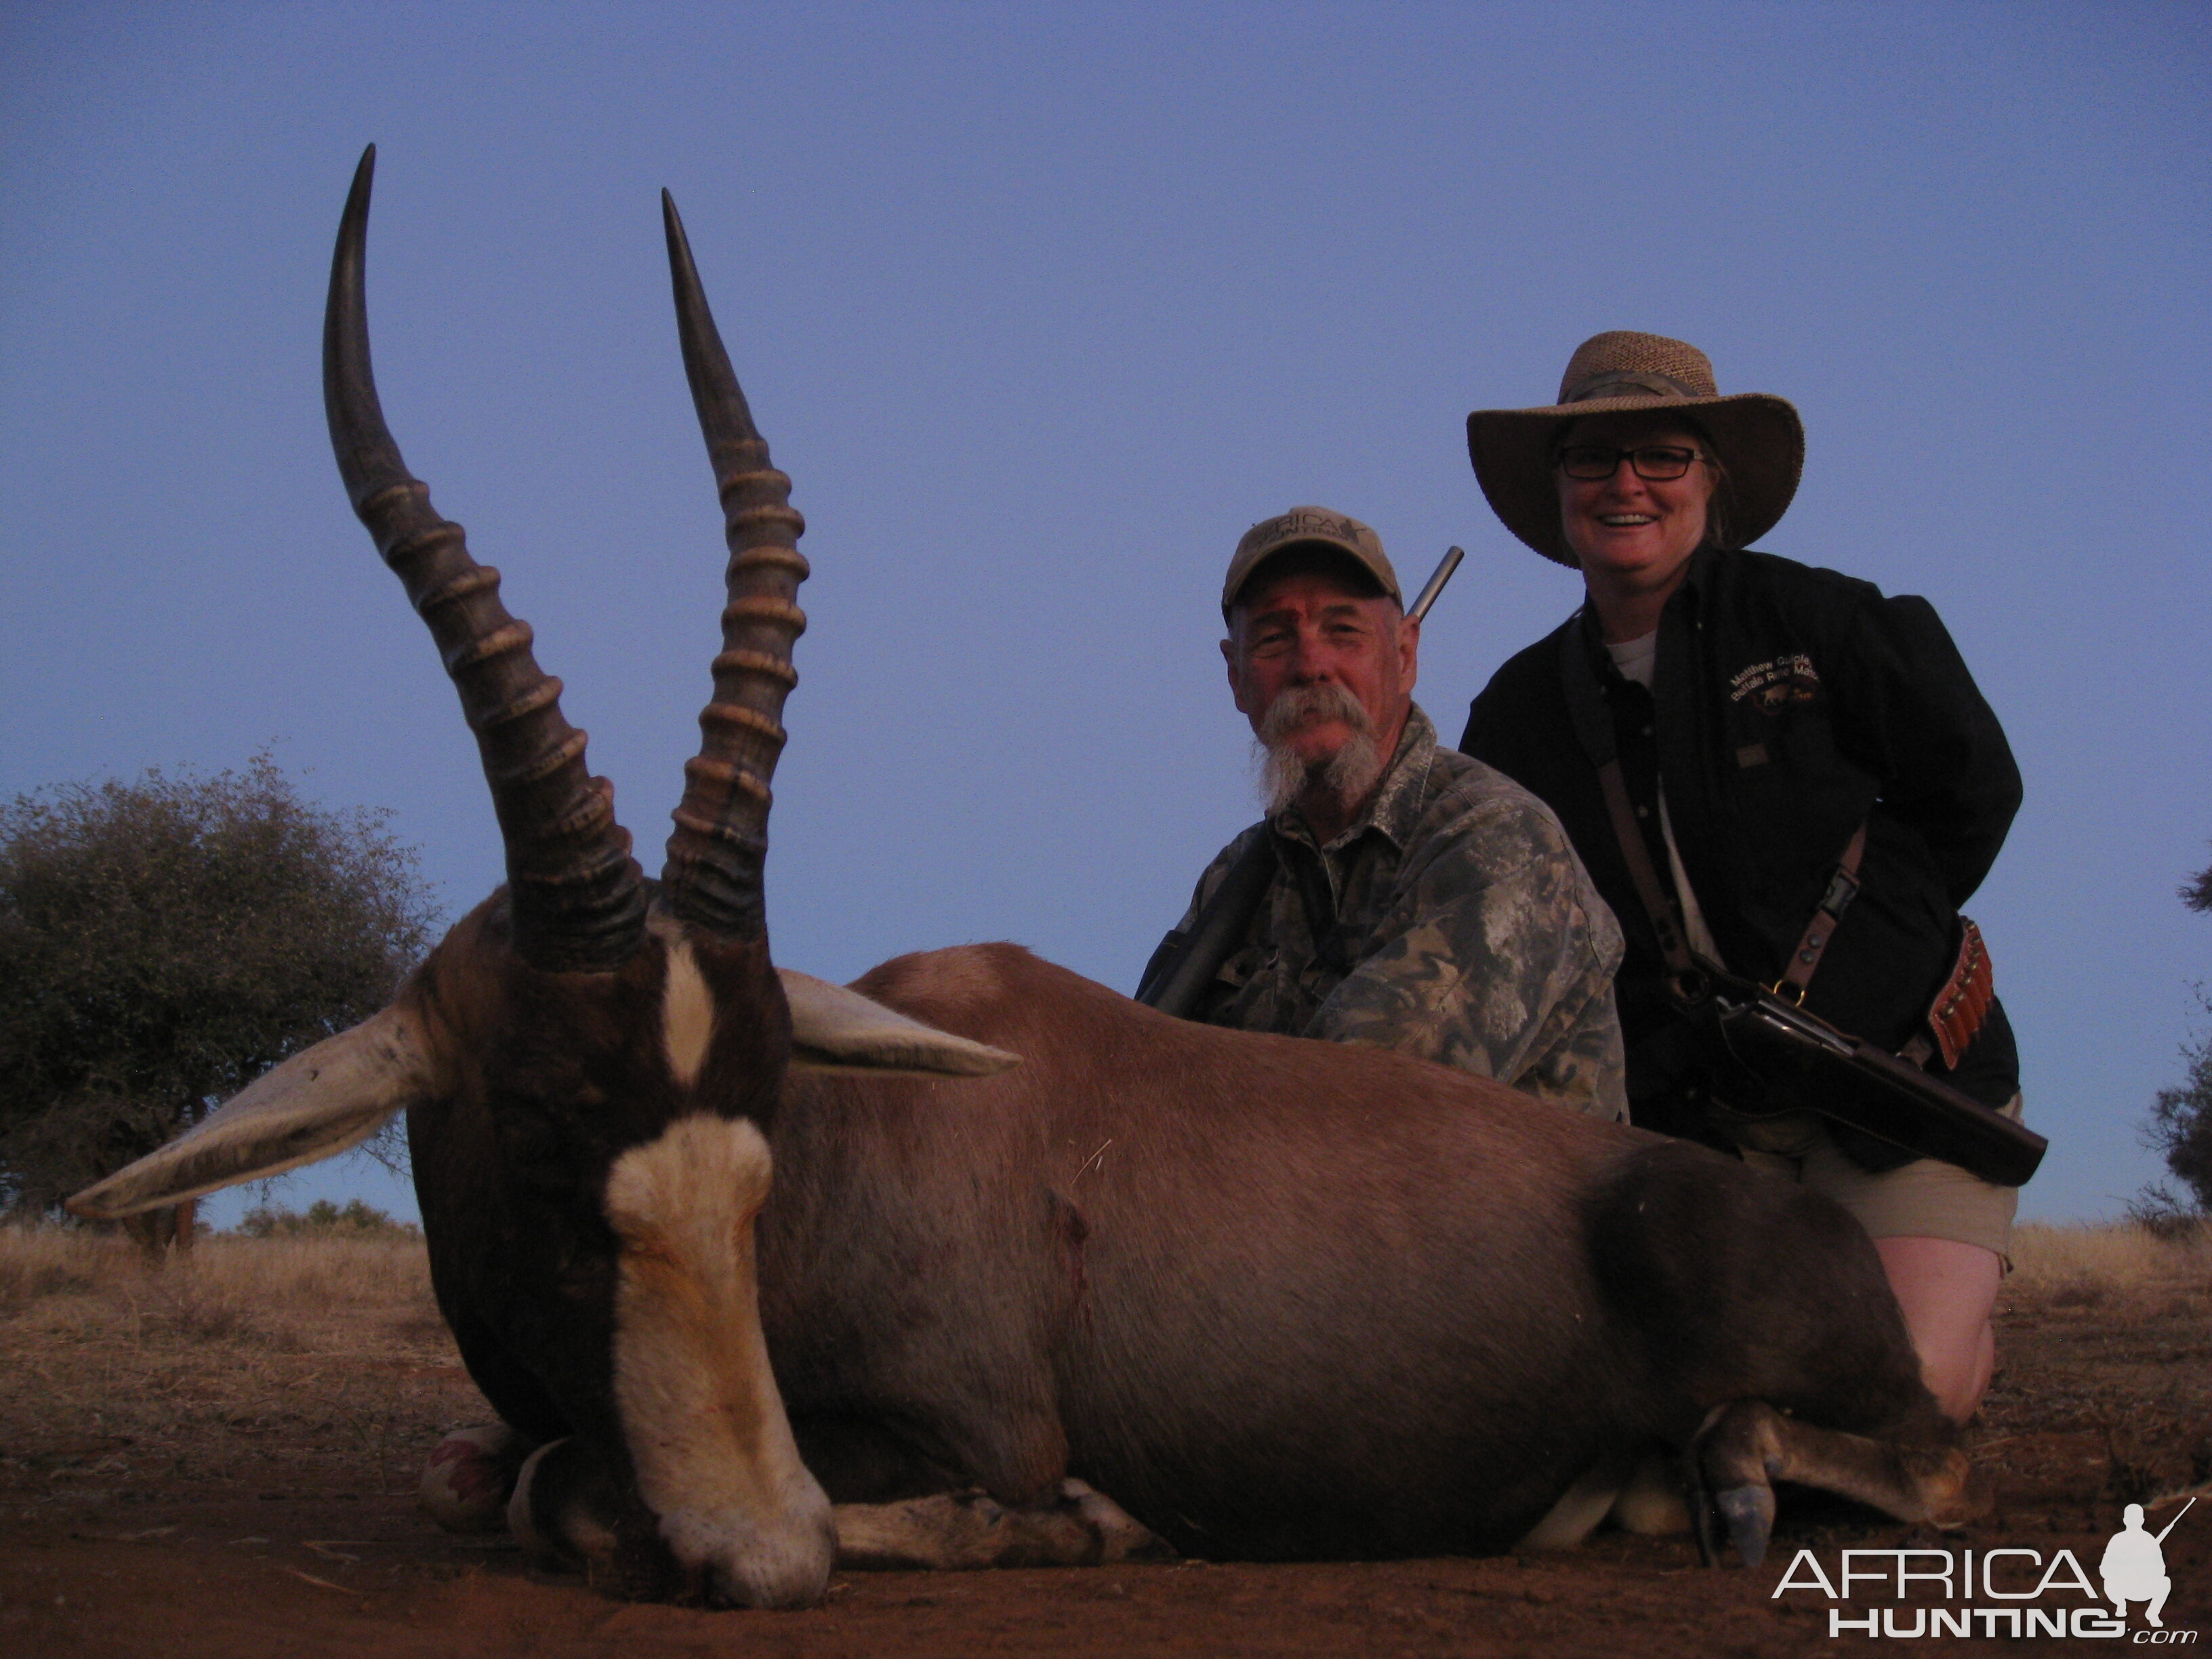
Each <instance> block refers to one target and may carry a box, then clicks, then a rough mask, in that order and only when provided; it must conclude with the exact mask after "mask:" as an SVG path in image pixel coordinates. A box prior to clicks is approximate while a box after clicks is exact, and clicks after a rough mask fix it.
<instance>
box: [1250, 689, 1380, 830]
mask: <svg viewBox="0 0 2212 1659" xmlns="http://www.w3.org/2000/svg"><path fill="white" fill-rule="evenodd" d="M1322 720H1342V721H1343V722H1344V723H1345V724H1346V726H1350V727H1351V728H1352V735H1351V736H1350V737H1349V738H1346V740H1345V743H1344V746H1343V747H1342V748H1341V749H1339V750H1337V751H1336V753H1335V754H1334V755H1332V756H1330V757H1328V759H1327V760H1324V761H1316V762H1315V763H1313V764H1312V765H1311V766H1310V767H1309V766H1308V765H1307V764H1306V763H1305V762H1304V761H1302V760H1300V759H1299V758H1298V757H1297V754H1296V753H1295V752H1293V751H1292V750H1291V745H1290V738H1291V733H1292V732H1297V731H1298V730H1300V729H1301V728H1303V727H1304V726H1310V725H1313V724H1316V723H1317V722H1319V721H1322ZM1252 747H1253V749H1254V750H1255V755H1256V757H1257V759H1258V761H1259V764H1260V794H1261V799H1263V800H1265V801H1266V803H1267V811H1268V813H1269V814H1270V815H1271V816H1272V815H1273V814H1274V813H1277V812H1279V811H1282V810H1283V809H1284V808H1285V807H1286V806H1288V805H1290V804H1291V802H1292V801H1294V800H1296V799H1297V798H1298V797H1299V796H1300V795H1302V794H1304V793H1305V792H1306V790H1307V789H1309V788H1319V789H1321V790H1322V791H1324V792H1325V793H1328V795H1329V796H1330V797H1331V798H1332V799H1334V800H1335V802H1336V803H1337V805H1338V806H1339V808H1340V810H1342V811H1346V812H1349V811H1352V809H1353V808H1354V807H1356V806H1358V805H1359V803H1360V802H1361V801H1363V800H1364V799H1367V793H1368V791H1369V790H1370V789H1372V788H1374V787H1375V783H1376V780H1377V779H1378V778H1380V777H1381V776H1382V775H1383V751H1382V750H1380V749H1378V748H1376V744H1375V726H1374V723H1373V722H1372V721H1371V720H1369V719H1368V718H1367V711H1366V709H1364V708H1362V707H1361V706H1360V704H1359V700H1358V698H1357V697H1355V696H1352V693H1351V692H1349V691H1347V690H1345V689H1344V688H1343V687H1342V686H1340V685H1338V684H1334V682H1331V681H1323V682H1322V684H1318V685H1293V686H1288V687H1285V689H1284V690H1283V691H1282V692H1281V694H1280V695H1279V696H1277V697H1276V699H1275V700H1274V702H1271V703H1269V704H1268V705H1267V713H1266V714H1263V715H1261V717H1260V730H1259V732H1258V733H1257V735H1256V736H1255V737H1254V738H1253V740H1252Z"/></svg>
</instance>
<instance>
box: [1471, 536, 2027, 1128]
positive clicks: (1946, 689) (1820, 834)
mask: <svg viewBox="0 0 2212 1659" xmlns="http://www.w3.org/2000/svg"><path fill="white" fill-rule="evenodd" d="M1570 650H1572V651H1578V652H1581V653H1585V659H1586V660H1587V661H1588V663H1589V665H1590V671H1591V672H1592V673H1594V674H1595V676H1596V678H1597V682H1598V684H1599V685H1600V686H1601V688H1602V690H1603V695H1604V696H1605V700H1606V702H1607V705H1608V706H1609V707H1610V709H1611V712H1612V714H1613V728H1614V732H1615V735H1616V741H1617V746H1618V753H1619V758H1620V763H1621V768H1622V771H1623V773H1624V774H1625V775H1626V781H1627V783H1628V788H1629V794H1630V797H1631V799H1632V800H1634V801H1635V802H1636V803H1637V804H1638V805H1639V806H1640V807H1656V797H1657V790H1658V787H1659V781H1660V780H1661V779H1662V778H1663V779H1664V780H1665V787H1666V796H1667V811H1668V818H1669V820H1670V822H1671V823H1672V825H1673V827H1674V837H1675V842H1676V844H1677V846H1678V847H1679V848H1680V852H1681V855H1682V863H1683V867H1684V869H1685V870H1686V872H1688V875H1689V878H1690V884H1691V886H1692V888H1693V889H1694V890H1695V891H1696V893H1697V896H1698V901H1699V906H1700V907H1701V908H1702V909H1703V910H1704V912H1705V921H1706V922H1707V924H1708V925H1709V926H1710V927H1711V930H1712V933H1713V937H1714V941H1715V943H1716V944H1717V945H1719V947H1720V951H1721V955H1722V957H1723V959H1724V961H1725V963H1726V965H1727V966H1728V967H1729V969H1733V970H1734V971H1735V972H1736V973H1739V974H1742V975H1746V976H1747V977H1750V978H1754V979H1758V980H1760V981H1765V982H1768V983H1771V982H1772V981H1774V980H1776V979H1777V978H1778V977H1779V976H1780V975H1781V973H1782V970H1783V969H1784V966H1785V964H1786V963H1788V961H1789V957H1790V952H1791V951H1793V950H1794V949H1795V948H1796V945H1797V941H1798V939H1799V937H1800V935H1801V934H1802V933H1803V931H1804V928H1805V924H1806V922H1807V921H1808V920H1809V919H1810V918H1811V916H1812V914H1813V910H1814V906H1815V905H1816V904H1817V903H1818V902H1819V901H1820V896H1821V893H1822V891H1823V890H1825V888H1826V885H1827V883H1828V880H1829V878H1830V876H1831V875H1832V873H1833V872H1834V870H1835V867H1836V864H1837V860H1838V859H1839V858H1840V857H1841V856H1842V855H1843V852H1844V846H1845V844H1846V843H1847V842H1849V841H1850V837H1851V833H1852V831H1853V830H1855V829H1857V827H1858V825H1859V823H1861V822H1862V821H1866V822H1867V823H1868V825H1869V831H1868V843H1867V851H1866V855H1865V859H1864V861H1863V864H1862V866H1861V867H1860V872H1859V873H1860V880H1861V884H1862V885H1861V888H1860V891H1859V895H1858V896H1857V900H1856V901H1855V902H1853V903H1852V905H1851V907H1850V910H1849V911H1848V912H1847V913H1846V914H1845V915H1844V921H1843V922H1842V923H1841V925H1840V926H1838V927H1837V929H1836V932H1835V937H1834V941H1833V943H1832V945H1830V946H1829V947H1828V951H1827V953H1826V957H1825V958H1824V959H1823V960H1822V962H1821V963H1820V969H1819V970H1818V972H1817V973H1816V974H1815V975H1814V980H1813V984H1812V988H1811V992H1810V994H1808V996H1807V998H1806V1002H1805V1006H1807V1007H1808V1009H1809V1010H1811V1011H1812V1012H1814V1013H1817V1014H1819V1015H1820V1016H1821V1017H1822V1018H1825V1019H1826V1020H1828V1021H1830V1022H1831V1023H1832V1024H1835V1025H1838V1026H1839V1027H1841V1028H1842V1029H1843V1030H1846V1031H1850V1032H1852V1033H1854V1034H1855V1035H1857V1036H1863V1037H1864V1038H1866V1039H1867V1040H1868V1041H1869V1042H1877V1043H1880V1044H1881V1045H1882V1046H1883V1047H1885V1048H1890V1049H1892V1050H1895V1049H1897V1048H1900V1047H1902V1046H1903V1045H1904V1043H1905V1042H1906V1041H1907V1040H1908V1039H1909V1038H1910V1037H1911V1036H1913V1035H1914V1033H1915V1032H1916V1031H1917V1029H1918V1028H1919V1024H1920V1021H1921V1019H1922V1018H1923V1016H1924V1015H1925V1013H1926V1012H1927V1009H1928V1005H1929V1001H1930V1000H1931V999H1932V998H1933V997H1934V996H1935V994H1936V990H1937V989H1938V988H1939V987H1941V986H1942V982H1943V981H1944V979H1945V977H1946V976H1947V975H1948V973H1949V971H1950V969H1951V965H1952V961H1953V958H1954V951H1955V949H1956V933H1955V928H1956V921H1957V917H1958V912H1959V907H1960V905H1962V904H1964V903H1965V902H1966V900H1967V898H1968V897H1969V896H1971V895H1972V892H1973V891H1974V890H1975V888H1977V887H1978V886H1979V885H1980V884H1981V881H1982V878H1983V877H1984V875H1986V874H1987V873H1988V872H1989V868H1990V865H1991V864H1992V863H1993V862H1995V860H1996V855H1997V849H1998V848H2000V847H2001V846H2002V845H2003V843H2004V837H2005V831H2006V830H2007V829H2008V828H2009V826H2010V825H2011V823H2012V819H2013V814H2014V813H2015V812H2016V811H2018V810H2019V808H2020V799H2021V785H2020V772H2019V769H2018V768H2017V767H2015V765H2014V763H2013V758H2012V750H2010V748H2009V747H2008V745H2007V744H2006V743H2005V738H2004V732H2002V730H2001V729H2000V728H1999V727H1998V725H1997V721H1996V715H1995V714H1991V713H1990V707H1989V705H1988V704H1987V703H1986V702H1984V701H1983V700H1982V696H1981V693H1980V692H1979V691H1978V690H1976V689H1975V687H1974V683H1973V680H1972V678H1971V677H1970V676H1969V675H1968V674H1967V672H1966V664H1965V663H1964V662H1962V661H1961V660H1960V657H1959V652H1958V647H1956V646H1954V645H1953V644H1952V642H1951V636H1950V635H1949V634H1948V633H1947V632H1946V631H1945V630H1944V628H1943V624H1942V622H1941V621H1940V620H1939V619H1938V618H1937V617H1936V611H1935V610H1934V608H1933V607H1932V606H1930V605H1929V603H1928V602H1927V601H1926V600H1925V599H1917V598H1913V597H1911V596H1900V597H1899V598H1896V599H1885V598H1884V597H1883V596H1882V594H1881V591H1880V590H1879V589H1877V588H1875V586H1872V585H1871V584H1869V583H1867V582H1863V581H1859V580H1855V579H1853V578H1851V577H1849V576H1844V575H1839V574H1837V573H1836V572H1834V571H1832V570H1816V569H1813V568H1809V567H1808V566H1805V565H1802V564H1797V563H1795V562H1791V561H1790V560H1788V559H1782V558H1777V557H1776V556H1773V555H1772V554H1769V553H1757V552H1750V551H1741V552H1722V551H1718V550H1714V549H1711V548H1707V549H1705V550H1701V551H1700V552H1699V553H1698V554H1697V555H1696V556H1695V557H1694V558H1693V559H1692V562H1691V566H1690V570H1689V574H1688V575H1687V576H1686V577H1685V579H1684V580H1683V582H1682V585H1681V586H1680V588H1678V589H1677V590H1676V591H1675V592H1674V596H1673V598H1671V599H1669V600H1668V603H1667V608H1666V611H1665V612H1664V614H1663V615H1662V618H1661V621H1660V625H1659V659H1658V665H1657V668H1656V673H1655V674H1654V676H1653V679H1654V687H1655V689H1654V690H1652V691H1649V692H1647V691H1646V690H1644V688H1643V687H1642V686H1640V685H1638V684H1634V683H1633V682H1632V681H1628V680H1626V679H1624V678H1621V676H1620V671H1618V670H1617V669H1615V668H1614V666H1613V659H1612V658H1611V656H1610V654H1609V653H1607V651H1606V649H1605V647H1604V646H1603V645H1602V644H1601V642H1600V641H1599V638H1598V635H1597V629H1596V618H1595V613H1594V612H1593V611H1591V610H1590V608H1589V607H1588V606H1587V605H1586V606H1584V607H1583V611H1579V612H1577V614H1576V615H1575V616H1574V617H1571V618H1569V620H1568V621H1567V622H1566V623H1565V624H1564V625H1563V626H1562V627H1561V628H1560V629H1558V630H1557V631H1556V632H1554V633H1553V634H1552V635H1548V636H1547V637H1546V638H1544V639H1542V640H1541V641H1538V642H1537V643H1536V644H1534V645H1533V646H1531V647H1528V649H1527V650H1525V651H1523V652H1522V653H1519V654H1518V655H1517V656H1515V657H1514V658H1512V659H1510V661H1508V662H1507V663H1506V664H1505V665H1504V666H1503V667H1502V668H1500V669H1499V670H1498V672H1497V674H1496V675H1495V676H1494V677H1493V678H1492V680H1491V682H1490V684H1489V685H1488V686H1487V687H1486V688H1485V690H1484V691H1483V693H1482V695H1481V696H1479V697H1477V698H1476V699H1475V701H1474V707H1473V708H1471V709H1470V710H1469V711H1468V725H1467V732H1466V735H1465V736H1464V737H1462V738H1461V740H1460V747H1461V748H1462V749H1463V750H1466V752H1467V753H1468V754H1470V755H1473V756H1474V757H1476V758H1477V759H1479V760H1484V761H1487V762H1489V763H1490V764H1492V766H1495V767H1497V768H1498V769H1499V770H1500V771H1502V772H1504V773H1505V774H1506V775H1509V776H1510V777H1512V778H1514V779H1515V780H1516V781H1519V782H1520V783H1522V785H1524V786H1525V787H1527V788H1528V789H1529V790H1530V791H1532V792H1533V793H1535V794H1536V795H1538V796H1540V797H1541V798H1542V799H1543V800H1544V801H1545V802H1547V804H1548V805H1550V806H1551V808H1552V810H1553V811H1555V812H1557V813H1558V814H1559V817H1560V820H1561V821H1562V822H1563V823H1565V825H1566V829H1567V834H1568V836H1569V837H1570V838H1571V840H1572V841H1573V842H1574V844H1575V850H1576V851H1577V852H1578V853H1580V854H1582V857H1583V863H1584V864H1585V865H1587V866H1589V872H1590V875H1591V877H1592V878H1593V879H1594V880H1595V883H1596V884H1597V888H1598V890H1599V892H1600V893H1601V894H1602V895H1604V896H1605V899H1606V902H1607V903H1608V904H1610V905H1611V906H1612V907H1613V914H1614V915H1616V916H1617V917H1618V918H1619V919H1620V924H1621V932H1622V933H1623V934H1624V935H1625V936H1626V940H1627V945H1628V954H1627V957H1626V961H1625V962H1624V963H1622V966H1621V969H1620V981H1619V985H1618V994H1619V999H1620V1020H1621V1027H1622V1031H1623V1035H1624V1036H1626V1040H1627V1044H1628V1092H1629V1100H1630V1104H1631V1107H1632V1110H1633V1111H1634V1113H1635V1115H1636V1121H1638V1122H1639V1123H1644V1124H1647V1125H1648V1126H1649V1127H1653V1128H1658V1129H1664V1130H1669V1131H1671V1132H1673V1133H1692V1132H1694V1125H1693V1124H1692V1122H1689V1121H1685V1120H1684V1118H1683V1116H1682V1114H1683V1112H1684V1111H1685V1108H1684V1106H1683V1104H1682V1100H1681V1095H1680V1091H1681V1090H1682V1088H1683V1087H1684V1085H1686V1084H1690V1083H1693V1082H1696V1081H1698V1079H1697V1077H1696V1060H1695V1053H1696V1050H1695V1045H1694V1044H1693V1043H1692V1042H1689V1041H1687V1035H1686V1027H1685V1026H1684V1024H1683V1022H1682V1021H1681V1019H1680V1016H1679V1015H1677V1014H1676V1013H1675V1012H1674V1009H1673V1007H1672V1006H1671V1005H1670V1004H1669V1003H1668V1001H1667V1000H1666V998H1665V996H1664V994H1663V990H1662V979H1663V975H1664V968H1663V965H1662V962H1661V960H1660V956H1659V942H1658V939H1657V937H1656V933H1654V931H1653V929H1652V927H1651V923H1650V919H1649V918H1648V917H1647V916H1646V915H1645V914H1644V908H1643V906H1642V905H1641V904H1640V903H1639V902H1638V899H1637V896H1636V890H1635V888H1634V886H1633V884H1632V882H1631V880H1630V878H1629V873H1628V866H1627V863H1626V860H1624V859H1623V858H1622V857H1621V854H1620V845H1619V843H1618V842H1617V841H1616V840H1615V839H1614V834H1613V821H1612V818H1611V817H1610V816H1609V815H1608V814H1607V811H1606V807H1605V802H1604V799H1603V797H1602V796H1601V793H1600V792H1599V788H1598V782H1597V775H1596V772H1595V769H1594V768H1593V766H1592V765H1591V763H1590V761H1589V757H1588V754H1587V751H1586V750H1584V749H1583V746H1582V745H1581V744H1578V743H1577V739H1576V735H1575V730H1574V727H1573V725H1572V723H1571V719H1570V716H1569V713H1568V705H1567V692H1566V681H1565V670H1566V665H1567V660H1568V659H1567V658H1566V657H1565V653H1566V652H1568V651H1570ZM1643 824H1644V828H1645V829H1646V830H1647V836H1648V841H1649V844H1650V848H1651V850H1652V861H1653V863H1654V864H1655V865H1656V867H1657V868H1658V869H1659V871H1660V872H1661V878H1662V880H1668V879H1670V878H1669V877H1668V874H1667V871H1668V861H1667V857H1666V854H1665V851H1664V849H1663V845H1662V842H1661V840H1660V836H1659V830H1658V814H1657V812H1656V810H1652V811H1649V812H1648V813H1646V814H1645V815H1644V817H1643ZM1992 954H1993V955H1994V951H1993V952H1992ZM2019 1073H2020V1060H2019V1054H2018V1051H2017V1048H2015V1044H2014V1042H2013V1036H2012V1029H2011V1026H2010V1025H2009V1024H2008V1023H2007V1022H2006V1019H2005V1018H2004V1012H2003V1010H2002V1007H1993V1008H1992V1009H1991V1011H1990V1017H1989V1019H1988V1021H1987V1023H1986V1024H1984V1026H1983V1028H1982V1033H1981V1035H1980V1036H1979V1037H1978V1038H1977V1039H1976V1041H1975V1042H1974V1043H1973V1045H1972V1047H1971V1048H1969V1049H1968V1050H1967V1051H1966V1054H1964V1055H1963V1056H1962V1057H1961V1058H1960V1064H1959V1068H1958V1070H1957V1071H1956V1072H1955V1073H1941V1072H1940V1070H1939V1074H1940V1075H1944V1076H1946V1077H1947V1078H1948V1081H1950V1082H1951V1083H1952V1084H1954V1085H1955V1086H1957V1087H1959V1088H1960V1089H1962V1090H1964V1091H1966V1093H1968V1094H1970V1095H1972V1096H1973V1097H1975V1098H1976V1099H1978V1100H1981V1101H1984V1102H1985V1103H1988V1104H1990V1105H1993V1106H1995V1105H2002V1104H2003V1103H2005V1102H2006V1101H2008V1100H2009V1099H2010V1098H2011V1097H2012V1096H2013V1095H2014V1094H2015V1092H2016V1091H2017V1090H2018V1088H2019V1086H2020V1085H2019Z"/></svg>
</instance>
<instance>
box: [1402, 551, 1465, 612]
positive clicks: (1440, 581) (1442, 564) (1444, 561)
mask: <svg viewBox="0 0 2212 1659" xmlns="http://www.w3.org/2000/svg"><path fill="white" fill-rule="evenodd" d="M1466 556H1467V550H1466V549H1465V548H1460V547H1448V548H1446V549H1445V550H1444V556H1443V558H1441V559H1439V560H1438V561H1437V568H1436V574H1434V575H1432V576H1431V577H1430V578H1429V580H1428V581H1427V583H1426V584H1425V586H1423V587H1422V589H1421V594H1420V597H1419V599H1415V600H1414V601H1413V604H1411V605H1407V607H1406V614H1407V616H1409V617H1412V618H1413V620H1414V621H1415V622H1419V621H1420V620H1421V618H1422V617H1425V616H1427V615H1428V614H1429V607H1430V606H1431V605H1434V604H1435V603H1436V602H1437V594H1439V593H1441V592H1443V591H1444V584H1445V583H1446V582H1448V581H1449V580H1451V579H1452V572H1453V571H1455V570H1456V569H1458V568H1459V562H1460V561H1461V560H1462V559H1463V558H1465V557H1466Z"/></svg>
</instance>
